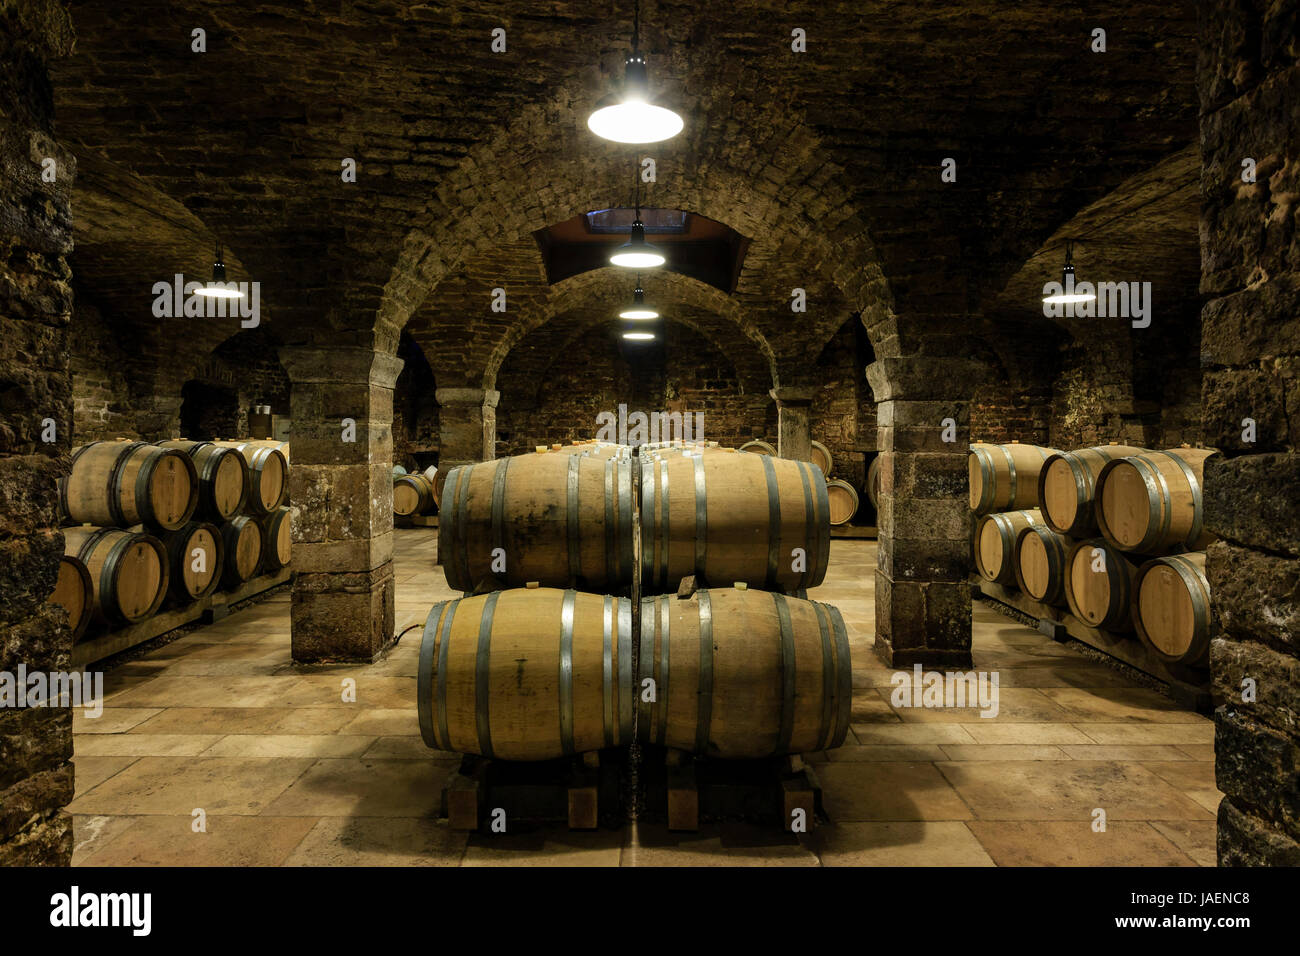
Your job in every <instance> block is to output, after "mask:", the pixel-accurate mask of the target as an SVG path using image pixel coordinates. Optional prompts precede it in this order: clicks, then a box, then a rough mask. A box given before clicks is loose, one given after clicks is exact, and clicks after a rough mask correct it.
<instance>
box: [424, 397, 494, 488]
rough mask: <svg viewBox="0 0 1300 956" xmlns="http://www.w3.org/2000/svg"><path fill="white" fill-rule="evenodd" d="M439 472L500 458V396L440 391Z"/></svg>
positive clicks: (438, 398)
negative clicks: (498, 418) (498, 455)
mask: <svg viewBox="0 0 1300 956" xmlns="http://www.w3.org/2000/svg"><path fill="white" fill-rule="evenodd" d="M434 397H435V398H437V400H438V406H439V408H438V470H439V471H440V472H445V471H447V470H448V469H451V468H455V467H456V466H457V465H466V464H469V463H470V462H474V461H491V460H492V459H493V458H495V457H496V456H497V402H498V401H500V400H501V393H500V392H498V391H495V390H494V389H483V388H440V389H438V390H437V391H436V392H434Z"/></svg>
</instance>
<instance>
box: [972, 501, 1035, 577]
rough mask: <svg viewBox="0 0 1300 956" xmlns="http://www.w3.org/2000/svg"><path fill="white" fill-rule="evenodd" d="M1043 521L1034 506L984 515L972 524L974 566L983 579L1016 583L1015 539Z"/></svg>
mask: <svg viewBox="0 0 1300 956" xmlns="http://www.w3.org/2000/svg"><path fill="white" fill-rule="evenodd" d="M1042 523H1043V516H1042V514H1041V513H1040V512H1039V511H1038V509H1037V508H1034V509H1031V510H1027V511H1006V512H1000V513H998V514H991V515H984V516H983V517H982V518H980V519H979V521H977V522H976V523H975V548H974V550H975V568H976V570H977V571H979V573H980V576H981V577H982V578H984V580H986V581H995V582H997V583H998V584H1015V583H1016V539H1017V536H1018V535H1019V534H1020V532H1021V531H1023V530H1024V529H1026V528H1028V527H1030V526H1039V525H1042Z"/></svg>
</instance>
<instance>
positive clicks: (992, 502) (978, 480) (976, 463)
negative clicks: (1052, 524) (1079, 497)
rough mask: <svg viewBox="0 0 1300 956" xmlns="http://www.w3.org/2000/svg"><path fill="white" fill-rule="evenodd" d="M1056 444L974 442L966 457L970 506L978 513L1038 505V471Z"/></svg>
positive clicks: (1054, 451)
mask: <svg viewBox="0 0 1300 956" xmlns="http://www.w3.org/2000/svg"><path fill="white" fill-rule="evenodd" d="M1056 453H1057V452H1056V449H1055V448H1042V447H1040V446H1038V445H1022V444H1020V443H1019V442H1012V443H1011V444H1009V445H991V444H987V443H985V442H973V443H972V444H971V446H970V454H969V456H968V457H967V460H966V461H967V464H966V468H967V477H968V479H969V481H970V506H971V510H972V511H974V512H975V513H976V514H989V513H990V512H994V511H1015V510H1020V509H1023V508H1036V507H1038V475H1039V472H1040V471H1041V470H1042V468H1043V465H1044V464H1045V463H1046V461H1047V459H1048V458H1049V457H1050V456H1051V455H1054V454H1056Z"/></svg>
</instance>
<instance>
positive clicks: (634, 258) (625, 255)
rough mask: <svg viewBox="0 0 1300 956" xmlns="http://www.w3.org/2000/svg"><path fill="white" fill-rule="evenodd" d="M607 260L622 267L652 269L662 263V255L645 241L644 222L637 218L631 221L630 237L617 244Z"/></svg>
mask: <svg viewBox="0 0 1300 956" xmlns="http://www.w3.org/2000/svg"><path fill="white" fill-rule="evenodd" d="M609 261H610V264H611V265H615V266H622V267H623V268H624V269H653V268H655V267H656V266H661V265H663V264H664V257H663V254H662V253H660V252H659V250H658V249H656V248H655V247H654V246H652V245H650V243H648V242H646V241H645V223H643V222H642V221H641V220H640V219H638V220H637V221H636V222H634V223H632V238H631V239H629V240H628V241H627V242H625V243H623V244H622V245H621V246H619V247H618V249H616V250H615V251H614V254H613V255H612V256H610V257H609Z"/></svg>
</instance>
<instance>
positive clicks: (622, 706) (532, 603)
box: [417, 588, 634, 760]
mask: <svg viewBox="0 0 1300 956" xmlns="http://www.w3.org/2000/svg"><path fill="white" fill-rule="evenodd" d="M632 640H633V634H632V602H631V601H629V600H627V599H626V598H615V597H610V596H607V595H597V594H587V593H584V592H579V591H572V590H568V591H563V590H558V589H554V588H519V589H515V590H510V591H494V592H492V593H490V594H484V595H479V596H476V597H468V598H461V599H458V600H454V601H447V602H445V603H442V604H438V605H435V606H434V608H433V609H432V610H431V611H430V612H429V617H428V619H427V621H426V623H425V627H424V636H423V640H422V642H421V644H420V659H419V673H418V680H417V707H418V711H419V722H420V732H421V734H422V735H423V737H424V741H425V743H426V744H428V745H429V746H430V747H432V748H434V749H437V750H450V751H455V752H458V753H467V754H478V755H480V756H483V757H489V758H496V759H502V760H548V759H552V758H556V757H562V756H565V755H568V754H576V753H585V752H588V751H592V750H599V749H601V748H605V747H618V746H624V745H626V744H628V743H631V740H632V719H633V717H632V715H633V705H634V702H633V691H632Z"/></svg>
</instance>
